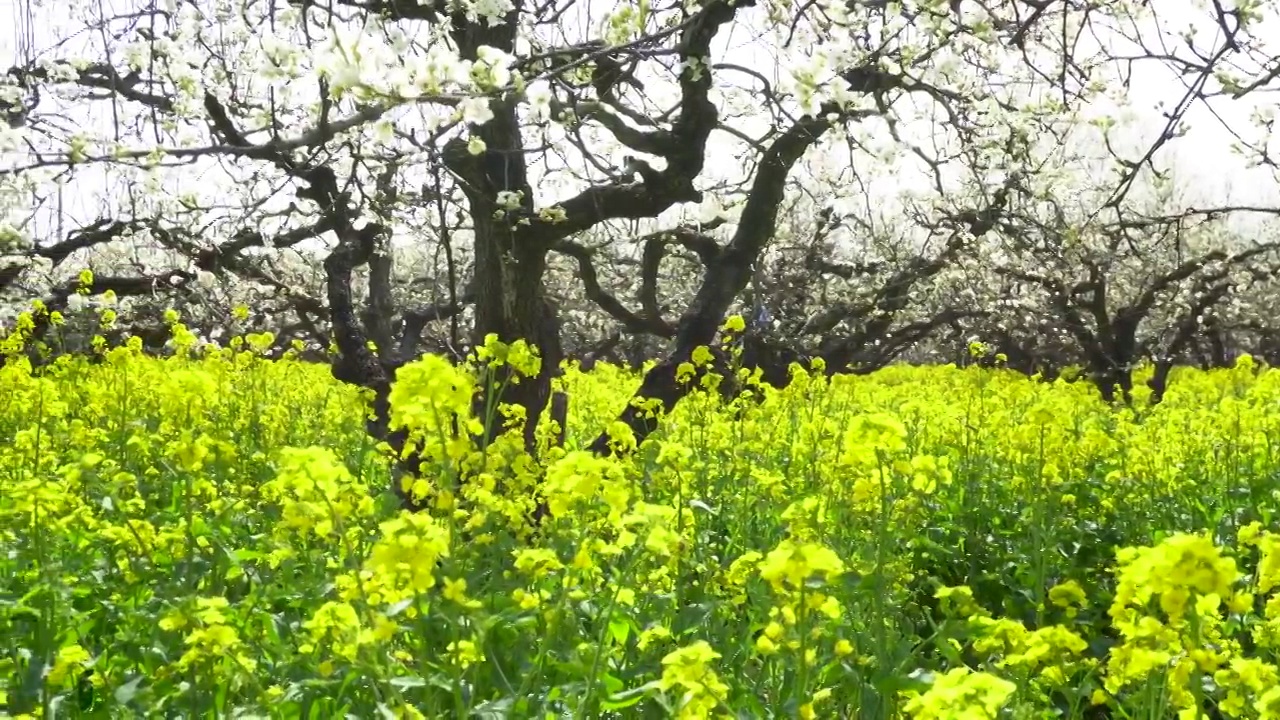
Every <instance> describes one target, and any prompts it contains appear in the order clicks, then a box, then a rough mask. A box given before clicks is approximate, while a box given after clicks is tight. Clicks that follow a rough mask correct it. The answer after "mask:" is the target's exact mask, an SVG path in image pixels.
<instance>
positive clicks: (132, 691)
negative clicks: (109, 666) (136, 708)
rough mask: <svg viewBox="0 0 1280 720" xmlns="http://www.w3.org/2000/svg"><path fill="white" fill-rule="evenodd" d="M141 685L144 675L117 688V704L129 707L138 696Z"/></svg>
mask: <svg viewBox="0 0 1280 720" xmlns="http://www.w3.org/2000/svg"><path fill="white" fill-rule="evenodd" d="M141 684H142V675H138V676H136V678H133V679H132V680H129V682H128V683H124V684H123V685H120V687H118V688H115V702H119V703H120V705H128V703H129V702H131V701H132V700H133V698H134V697H136V696H137V694H138V685H141Z"/></svg>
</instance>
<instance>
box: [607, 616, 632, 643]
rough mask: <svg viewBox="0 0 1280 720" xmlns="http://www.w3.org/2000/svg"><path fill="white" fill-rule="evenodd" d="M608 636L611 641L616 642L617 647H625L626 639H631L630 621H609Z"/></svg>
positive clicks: (625, 619) (623, 619)
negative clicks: (610, 636) (611, 637)
mask: <svg viewBox="0 0 1280 720" xmlns="http://www.w3.org/2000/svg"><path fill="white" fill-rule="evenodd" d="M609 634H610V635H612V636H613V639H614V640H616V641H618V644H619V645H626V644H627V638H629V637H631V621H630V620H628V619H627V618H614V619H612V620H610V621H609Z"/></svg>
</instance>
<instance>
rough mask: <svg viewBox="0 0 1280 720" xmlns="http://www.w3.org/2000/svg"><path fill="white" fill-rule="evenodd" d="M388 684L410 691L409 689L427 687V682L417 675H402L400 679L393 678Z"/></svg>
mask: <svg viewBox="0 0 1280 720" xmlns="http://www.w3.org/2000/svg"><path fill="white" fill-rule="evenodd" d="M387 682H389V683H391V686H392V687H396V688H399V689H401V690H408V689H409V688H420V687H426V686H427V681H426V680H423V679H422V678H420V677H418V676H417V675H401V676H399V677H393V678H391V679H390V680H388V681H387Z"/></svg>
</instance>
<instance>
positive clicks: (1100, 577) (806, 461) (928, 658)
mask: <svg viewBox="0 0 1280 720" xmlns="http://www.w3.org/2000/svg"><path fill="white" fill-rule="evenodd" d="M170 320H171V321H173V323H174V332H175V335H174V337H175V340H176V341H177V342H176V345H177V352H176V353H175V355H174V356H173V357H168V358H164V359H158V358H153V357H146V356H144V355H143V354H142V352H141V351H140V349H139V346H138V345H137V344H136V343H135V344H134V345H126V346H124V347H118V348H114V349H108V348H107V347H105V345H103V344H102V343H99V354H98V356H97V357H94V358H70V357H64V358H60V359H58V360H56V361H54V362H53V363H52V364H51V365H49V366H47V367H45V368H43V369H42V370H41V371H40V372H38V373H33V372H32V370H31V366H30V364H29V363H28V362H27V361H26V360H25V359H24V358H23V357H22V356H21V355H18V354H14V353H12V351H13V350H14V349H15V347H16V346H15V345H14V342H13V338H15V337H20V335H21V332H18V333H15V334H14V335H11V337H10V341H9V343H10V347H9V348H8V349H9V351H10V352H11V354H10V356H9V359H8V360H9V361H8V362H7V363H6V364H5V365H4V367H3V368H0V388H2V391H0V438H4V439H5V440H6V442H5V443H4V444H3V445H0V548H3V552H0V711H2V712H0V714H7V715H8V716H12V717H46V718H52V717H60V718H61V717H68V718H71V717H138V716H165V717H193V718H194V717H237V718H249V717H263V718H267V717H271V718H275V717H282V718H286V717H287V718H325V719H327V718H338V717H355V718H376V717H385V718H420V717H431V718H438V717H455V718H464V717H480V718H498V717H520V718H524V717H536V718H542V717H547V718H552V717H573V718H585V717H619V718H623V717H669V716H674V717H682V718H703V717H740V718H766V717H799V718H844V717H851V718H918V719H925V718H931V719H932V718H939V719H940V718H996V717H1007V718H1057V717H1063V718H1102V717H1115V718H1163V717H1179V718H1202V717H1214V718H1218V717H1225V718H1280V529H1278V528H1277V518H1276V514H1277V510H1278V509H1280V493H1277V490H1280V482H1278V480H1277V478H1278V477H1280V476H1278V472H1280V412H1277V409H1280V373H1278V372H1275V371H1269V370H1266V369H1265V368H1261V367H1255V366H1254V363H1253V362H1252V361H1251V360H1250V359H1249V358H1247V357H1245V358H1242V359H1241V361H1240V362H1239V363H1238V364H1237V366H1236V367H1235V368H1234V369H1229V370H1221V371H1213V372H1207V373H1205V372H1198V371H1193V370H1186V371H1181V372H1180V373H1179V374H1177V375H1176V377H1175V378H1174V382H1173V385H1172V388H1171V390H1170V392H1169V394H1168V395H1167V397H1166V399H1165V401H1164V402H1163V403H1161V404H1160V405H1157V406H1154V407H1148V406H1147V405H1146V404H1145V403H1144V401H1143V400H1142V398H1138V400H1137V401H1136V402H1135V403H1134V405H1133V406H1132V407H1131V408H1122V409H1114V408H1111V407H1108V406H1106V405H1104V404H1103V403H1102V402H1101V401H1100V400H1098V399H1097V397H1096V391H1095V390H1094V389H1093V388H1092V387H1091V386H1089V385H1087V384H1086V383H1068V382H1055V383H1041V382H1036V381H1033V380H1030V379H1027V378H1025V377H1022V376H1019V375H1016V374H1013V373H1010V372H1006V371H1001V370H982V369H976V368H971V369H958V368H955V367H932V368H913V367H895V368H891V369H887V370H883V371H880V372H877V373H875V374H873V375H870V376H866V377H851V376H850V377H845V376H841V377H836V378H834V379H830V380H827V379H825V378H824V377H823V375H822V374H821V373H819V372H809V371H806V370H805V369H802V368H799V367H798V366H797V367H795V368H793V371H794V372H795V381H794V382H793V383H792V384H791V385H790V386H789V387H788V388H787V389H785V390H781V391H776V390H772V389H770V390H760V391H759V393H758V394H759V395H760V396H759V397H754V398H752V397H744V398H740V399H739V400H735V401H734V402H733V403H732V405H728V406H726V404H725V403H724V401H722V400H721V399H720V396H719V395H718V394H717V393H695V394H693V395H691V396H690V397H688V398H687V399H686V400H684V401H683V402H682V403H681V404H680V405H679V406H678V407H677V409H676V410H675V411H674V412H673V413H672V414H671V416H669V417H667V418H665V419H664V420H663V422H662V424H661V428H660V429H659V431H658V432H656V433H655V434H653V435H652V436H651V437H649V438H648V439H647V440H646V441H645V442H644V443H641V444H640V445H639V446H638V447H626V445H627V443H626V441H625V439H626V434H625V433H623V432H620V431H619V430H618V429H617V428H615V432H614V437H615V438H622V440H620V441H619V444H620V446H622V447H619V450H620V451H621V452H620V453H619V454H618V456H617V457H616V458H604V457H597V456H594V455H592V454H589V453H587V452H585V451H584V450H583V449H582V448H584V447H585V446H586V444H587V443H589V442H590V440H591V439H592V438H593V437H594V434H595V433H597V432H599V430H600V429H601V428H605V427H608V426H609V423H610V422H611V421H612V419H613V418H615V417H616V416H617V413H618V412H619V410H620V409H621V407H622V406H623V405H624V404H625V402H626V399H627V398H628V397H629V396H630V394H631V393H632V392H633V391H634V389H635V388H636V386H637V384H638V381H639V378H638V376H637V375H635V374H632V373H628V372H624V371H622V370H619V369H617V368H612V367H608V366H602V367H599V368H597V369H595V370H593V371H592V372H590V373H582V372H579V371H577V370H575V369H570V370H569V371H568V372H567V374H566V376H565V378H564V380H563V383H564V387H565V388H566V390H567V392H568V394H569V396H570V398H571V400H570V411H569V418H568V422H567V423H566V424H567V426H568V427H567V437H568V441H567V443H566V445H565V446H564V447H563V448H551V447H547V448H544V451H543V452H542V453H540V460H539V461H537V462H534V461H532V460H531V459H530V457H529V456H528V455H526V454H525V453H524V451H523V444H522V442H521V441H520V440H519V439H518V438H519V433H518V432H512V433H509V434H507V435H503V436H502V437H500V438H499V439H498V440H497V441H495V442H493V443H492V444H490V445H489V446H488V447H486V448H484V449H480V448H478V447H477V446H476V444H475V443H474V442H473V440H472V437H473V436H472V434H471V431H473V430H475V429H476V428H475V427H474V424H475V421H471V420H470V419H469V417H470V415H469V413H468V412H467V411H468V409H469V408H470V403H471V397H472V390H473V388H474V386H475V384H476V383H477V382H481V381H482V377H481V371H479V370H476V369H475V368H474V367H472V366H462V367H455V366H453V365H450V364H449V363H447V362H446V361H444V360H443V359H440V358H435V357H426V358H423V359H422V360H420V361H418V362H416V363H414V364H411V365H409V366H406V367H405V368H403V369H402V370H401V373H400V381H399V382H398V384H397V385H396V387H395V390H394V392H393V395H392V407H393V417H392V421H393V423H394V424H396V425H397V426H398V427H402V428H404V429H406V430H407V431H409V433H410V438H411V445H412V446H413V447H414V449H415V450H416V451H417V452H419V453H420V454H421V455H422V456H423V457H425V458H427V460H428V464H427V470H426V472H424V473H423V474H422V476H421V477H420V478H417V479H416V480H411V481H410V484H409V487H408V491H410V492H414V493H416V494H418V495H421V496H423V497H427V498H429V505H430V509H429V510H428V511H425V512H421V513H417V514H412V513H408V512H405V511H401V510H400V509H399V507H398V504H397V499H396V498H395V497H394V495H393V494H392V493H391V492H390V491H389V488H390V483H391V476H390V470H389V468H390V466H391V463H390V462H389V461H388V457H387V453H386V451H387V448H386V447H385V446H379V445H377V444H376V443H375V442H374V441H373V440H372V439H370V437H369V436H368V435H366V433H365V432H364V419H365V418H364V414H365V409H364V408H365V405H364V401H365V397H364V396H363V395H362V391H358V390H356V389H353V388H352V387H349V386H344V385H342V384H340V383H338V382H336V381H334V380H332V379H331V377H330V375H329V370H328V368H327V367H324V366H317V365H311V364H306V363H303V362H300V361H298V360H296V359H291V358H289V357H285V358H276V359H268V358H266V357H264V356H263V355H264V349H265V348H267V347H268V346H269V345H270V342H271V338H270V337H267V336H260V335H250V336H247V337H245V338H240V339H237V340H236V341H234V342H233V343H231V346H230V347H228V348H226V349H224V350H220V351H215V352H210V353H204V354H202V355H200V356H198V357H197V356H196V355H194V354H191V353H188V352H187V351H186V349H187V347H188V346H189V344H190V343H189V340H190V338H189V333H188V334H185V335H184V331H183V328H182V326H181V324H180V323H178V322H177V321H176V318H170ZM484 352H485V354H486V355H487V356H488V359H489V360H491V361H494V362H506V363H508V364H510V365H511V366H512V367H513V368H516V369H520V370H526V371H527V370H529V369H531V368H532V366H533V364H535V363H536V362H537V359H536V357H535V356H534V355H533V354H531V353H530V351H529V350H528V349H527V348H524V347H522V346H516V347H503V346H499V345H497V344H493V343H491V344H490V345H488V346H486V349H485V351H484ZM686 369H687V370H693V368H686ZM709 377H710V378H711V379H710V380H701V381H697V382H703V383H714V382H715V376H709ZM493 410H494V412H493V413H492V417H491V421H492V422H497V423H503V424H505V425H508V426H513V427H514V426H517V425H518V424H519V423H520V422H521V418H520V417H519V415H518V413H504V412H503V411H502V410H503V409H502V408H495V409H493ZM542 431H543V433H544V436H545V438H546V439H548V440H549V439H550V438H551V437H552V436H553V434H554V432H555V428H553V427H550V423H549V422H544V423H543V427H542ZM540 502H544V503H545V506H546V508H547V510H548V514H547V515H546V517H544V518H543V519H542V520H541V521H540V522H539V523H538V524H537V525H536V527H535V526H534V525H533V524H531V522H530V520H529V518H530V517H531V516H532V515H533V514H534V513H533V510H534V509H535V508H536V507H537V506H538V505H539V503H540Z"/></svg>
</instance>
